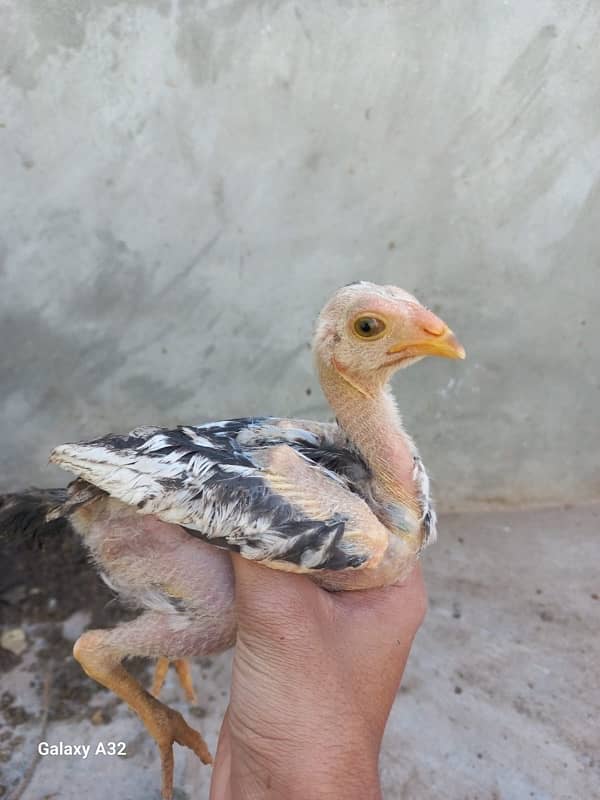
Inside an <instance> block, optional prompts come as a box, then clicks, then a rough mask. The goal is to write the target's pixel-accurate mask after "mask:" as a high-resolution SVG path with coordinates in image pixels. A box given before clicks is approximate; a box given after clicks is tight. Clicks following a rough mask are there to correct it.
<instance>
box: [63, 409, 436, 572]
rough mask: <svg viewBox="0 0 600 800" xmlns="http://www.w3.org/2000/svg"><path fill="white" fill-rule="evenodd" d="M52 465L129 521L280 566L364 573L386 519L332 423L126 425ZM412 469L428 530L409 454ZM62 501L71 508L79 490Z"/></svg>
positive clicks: (365, 473) (424, 489) (426, 507)
mask: <svg viewBox="0 0 600 800" xmlns="http://www.w3.org/2000/svg"><path fill="white" fill-rule="evenodd" d="M51 461H53V462H54V463H56V464H59V465H60V466H62V467H64V468H65V469H68V470H70V471H72V472H74V473H75V474H76V475H78V476H79V477H80V478H82V479H83V480H84V481H86V482H89V483H91V484H93V485H94V486H96V487H98V488H99V489H101V490H103V491H104V492H107V493H108V494H109V495H111V496H112V497H114V498H117V499H119V500H121V501H122V502H124V503H126V504H128V505H130V506H133V507H135V509H136V510H137V511H138V513H141V514H152V515H154V516H156V517H157V518H158V519H160V520H162V521H164V522H169V523H175V524H178V525H181V526H182V527H184V528H185V530H186V531H187V532H188V533H189V534H190V535H191V536H195V537H199V538H201V539H203V540H205V541H207V542H210V543H212V544H215V545H217V546H220V547H225V548H228V549H230V550H235V551H237V552H240V553H241V554H242V555H243V556H245V557H246V558H251V559H256V560H260V561H266V562H269V563H270V565H271V566H279V567H280V568H282V569H290V570H293V571H300V572H306V571H313V570H345V569H357V568H362V567H364V566H371V567H372V566H374V565H375V564H376V563H377V562H378V560H380V559H381V557H382V555H383V552H384V551H385V548H386V545H387V540H388V535H389V530H388V528H387V527H386V523H387V522H388V520H387V519H386V515H385V509H384V508H383V507H380V506H379V505H378V503H377V501H376V500H375V496H374V492H373V487H372V485H371V482H372V478H371V475H370V472H369V469H368V467H367V465H366V463H365V462H364V461H363V459H362V458H361V456H360V454H359V453H358V451H357V450H356V449H355V448H354V446H353V445H352V444H351V443H350V442H349V441H348V439H347V437H346V436H345V434H344V433H343V431H342V430H341V429H340V428H339V427H338V426H337V425H335V424H326V423H318V422H311V421H305V420H286V419H279V418H274V417H262V418H243V419H236V420H227V421H223V422H218V423H208V424H206V425H200V426H180V427H178V428H175V429H172V430H167V429H161V428H154V427H146V428H136V429H135V430H133V431H131V432H130V433H129V434H127V435H126V436H118V435H108V436H104V437H102V438H100V439H96V440H94V441H90V442H81V443H78V444H66V445H61V446H60V447H57V448H56V449H55V450H54V451H53V453H52V455H51ZM415 470H416V471H418V474H419V476H421V477H420V479H419V482H418V485H419V489H420V493H421V496H420V503H421V508H422V509H423V517H422V520H423V523H424V525H426V526H427V527H428V529H429V531H430V532H431V530H433V526H432V522H433V523H434V521H435V518H434V516H432V511H431V509H430V502H429V497H428V482H427V480H426V474H425V472H424V470H423V469H422V465H421V462H420V459H418V458H416V459H415ZM82 492H83V495H82ZM72 495H73V499H72V501H71V504H73V503H74V504H76V505H77V507H79V505H80V504H81V500H78V498H81V497H82V496H83V497H84V498H85V497H86V495H85V487H84V488H83V489H82V484H81V482H78V483H77V490H76V492H75V491H74V490H73V491H72ZM84 501H85V500H84ZM69 505H70V503H67V504H66V506H65V507H64V511H68V508H69ZM58 513H62V512H61V511H60V510H59V511H58Z"/></svg>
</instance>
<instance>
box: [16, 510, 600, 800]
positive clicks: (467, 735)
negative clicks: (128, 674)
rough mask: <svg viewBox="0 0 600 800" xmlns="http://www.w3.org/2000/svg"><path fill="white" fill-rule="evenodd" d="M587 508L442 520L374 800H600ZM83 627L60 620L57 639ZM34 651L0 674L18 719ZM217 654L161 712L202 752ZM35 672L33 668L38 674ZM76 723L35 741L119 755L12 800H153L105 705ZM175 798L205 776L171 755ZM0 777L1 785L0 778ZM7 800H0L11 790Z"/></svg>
mask: <svg viewBox="0 0 600 800" xmlns="http://www.w3.org/2000/svg"><path fill="white" fill-rule="evenodd" d="M599 523H600V507H598V506H596V507H593V506H592V507H584V508H570V509H565V510H552V511H535V512H534V511H527V512H515V511H506V512H501V513H500V512H494V513H487V514H469V515H459V514H456V515H451V516H446V517H444V518H443V520H442V524H441V537H440V542H439V543H438V544H437V545H436V546H435V547H433V548H432V549H431V550H430V551H428V552H427V554H426V556H425V558H424V563H425V569H426V573H427V582H428V586H429V593H430V611H429V614H428V616H427V619H426V622H425V624H424V626H423V628H422V630H421V632H420V634H419V636H418V638H417V641H416V643H415V646H414V649H413V652H412V654H411V659H410V662H409V666H408V668H407V672H406V675H405V679H404V683H403V686H402V688H401V690H400V693H399V695H398V698H397V701H396V704H395V706H394V710H393V713H392V716H391V719H390V722H389V725H388V728H387V732H386V736H385V740H384V745H383V751H382V754H381V775H382V781H383V787H384V796H385V797H386V798H390V799H392V798H394V799H395V798H410V800H434V799H435V800H438V798H448V800H491V799H494V800H524V799H526V798H535V800H582V799H583V798H586V800H588V799H589V798H598V797H600V747H599V745H600V725H599V721H600V687H599V681H598V664H600V637H599V636H598V632H599V630H600V599H599V597H600V574H599V571H598V549H599V548H598V532H599ZM83 621H85V615H80V616H79V617H76V618H75V619H72V620H70V621H69V623H68V624H67V625H66V626H65V627H64V634H65V635H66V636H67V637H71V636H73V635H76V634H77V631H76V630H74V629H77V628H78V627H80V626H81V623H82V622H83ZM33 633H35V631H28V638H30V639H32V641H33V642H34V644H32V645H30V647H29V649H28V650H27V651H26V652H25V654H24V661H23V663H22V664H21V665H20V666H19V668H17V669H15V670H13V671H12V672H10V673H7V674H5V675H4V677H3V682H2V687H1V689H2V691H5V690H8V689H10V691H11V692H12V693H13V694H15V695H17V697H18V700H19V702H20V703H21V704H22V706H23V707H24V708H26V709H27V711H28V712H30V713H32V714H34V715H36V714H39V710H40V704H41V701H40V693H39V690H38V689H34V688H32V687H31V686H30V679H31V675H30V674H28V672H27V665H28V664H29V665H32V666H34V668H35V658H36V651H37V650H38V649H39V647H40V646H41V643H40V642H36V640H35V638H32V634H33ZM229 664H230V657H229V655H225V656H223V657H220V658H217V659H214V660H212V662H211V663H210V664H208V663H205V664H204V666H203V665H202V664H196V665H195V667H194V669H195V677H196V683H197V686H198V688H199V690H200V691H199V694H200V697H201V700H200V704H201V707H202V711H199V712H197V713H196V715H194V714H190V713H189V712H188V710H187V709H186V706H185V704H184V703H183V702H181V701H180V699H179V692H178V691H177V688H176V687H175V685H174V682H173V680H172V676H171V677H170V678H169V683H168V684H167V688H166V691H165V695H164V697H165V699H166V700H167V702H169V703H171V704H172V705H175V706H176V707H178V708H179V709H180V710H181V711H183V712H185V713H187V714H188V716H189V719H190V721H191V722H192V724H195V725H196V726H197V727H199V728H200V729H201V730H202V731H203V733H204V734H205V736H206V738H207V740H208V742H209V745H210V746H211V747H213V748H214V745H215V742H216V737H217V732H218V728H219V724H220V720H221V717H222V714H223V712H224V709H225V706H226V703H227V686H228V673H229ZM42 666H43V665H41V664H38V668H39V669H41V668H42ZM109 702H110V698H109V696H108V695H107V694H106V693H105V692H102V691H99V692H97V693H96V694H95V695H94V697H93V699H92V701H91V706H90V711H89V713H88V715H87V719H85V720H83V721H78V722H75V721H73V720H63V721H60V722H53V723H51V724H50V725H49V726H48V729H47V730H46V733H45V734H44V739H45V740H46V741H49V742H58V741H60V740H62V741H64V742H69V743H89V744H91V745H92V746H95V744H96V743H97V742H98V741H103V742H109V741H125V742H126V743H127V752H128V758H127V759H119V758H114V757H113V758H111V757H103V756H95V757H93V756H89V757H88V759H86V760H81V759H80V758H77V757H72V758H67V757H62V758H50V757H46V758H42V759H41V760H40V761H39V762H38V764H37V766H36V768H35V772H34V774H33V777H32V780H31V782H30V784H29V786H28V788H27V789H26V790H25V791H24V792H23V794H22V796H21V800H42V798H55V797H57V798H61V799H64V800H71V798H72V799H73V800H75V799H76V800H81V796H82V794H84V795H86V796H87V797H88V798H90V800H93V799H94V798H105V797H109V796H113V797H118V798H119V800H141V798H144V800H158V798H159V791H158V786H159V773H158V764H157V758H156V753H155V750H154V747H153V745H152V743H151V741H150V739H149V738H148V737H147V736H146V735H145V734H144V733H143V732H142V729H141V727H140V725H139V723H138V722H137V720H136V719H135V718H134V717H133V716H132V715H131V714H130V713H129V712H128V711H127V710H126V709H125V708H124V707H123V706H122V705H119V706H117V707H116V709H115V710H114V713H113V714H112V719H111V721H110V722H109V723H107V724H100V725H94V724H92V722H91V721H90V720H91V717H92V714H93V710H94V709H97V708H102V707H104V706H106V705H107V704H108V703H109ZM39 731H40V722H39V719H38V718H36V717H35V716H33V717H32V718H31V719H30V720H29V721H26V722H23V723H22V724H20V725H19V726H18V733H19V736H21V737H23V739H22V742H21V743H20V744H19V746H18V747H16V748H15V752H14V753H13V754H11V757H10V760H9V761H8V763H5V764H2V765H0V767H2V768H3V769H4V770H5V774H6V776H7V783H6V786H7V789H8V787H9V786H14V783H13V782H14V781H16V780H17V779H18V778H19V776H21V775H22V774H23V773H24V771H25V769H26V768H27V766H28V765H29V764H30V763H31V759H32V754H33V753H34V751H35V747H36V745H37V742H38V741H39ZM176 761H177V772H176V786H177V787H178V790H177V794H176V797H177V798H178V800H184V798H190V800H191V798H206V797H208V786H209V780H210V771H209V769H207V768H203V767H202V766H201V765H199V763H198V762H197V761H196V760H195V759H194V758H192V757H188V756H187V753H184V751H182V750H181V749H179V750H178V751H177V752H176ZM3 782H4V781H3ZM7 796H9V797H10V794H8V795H7Z"/></svg>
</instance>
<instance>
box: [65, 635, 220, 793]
mask: <svg viewBox="0 0 600 800" xmlns="http://www.w3.org/2000/svg"><path fill="white" fill-rule="evenodd" d="M112 633H113V631H110V630H107V631H88V632H87V633H84V634H83V636H81V637H80V638H79V639H78V640H77V642H76V643H75V647H74V648H73V655H74V656H75V658H76V659H77V661H79V663H80V664H81V666H82V667H83V669H84V670H85V672H86V673H87V674H88V675H89V676H90V678H93V679H94V680H95V681H98V683H100V684H102V686H105V687H106V688H107V689H111V690H112V691H113V692H114V693H115V694H116V695H118V697H120V698H121V699H122V700H124V701H125V702H126V703H127V705H128V706H129V707H130V708H131V709H132V710H133V711H135V713H136V714H137V715H138V716H139V718H140V719H141V720H142V722H143V723H144V725H145V726H146V730H147V731H148V733H149V734H150V736H152V738H153V739H154V740H155V742H156V743H157V745H158V749H159V752H160V761H161V770H162V787H161V790H162V797H163V800H173V743H174V742H177V743H178V744H180V745H183V746H184V747H189V748H190V750H193V751H194V753H195V754H196V755H197V756H198V758H199V759H200V761H202V763H203V764H211V763H212V757H211V755H210V753H209V751H208V748H207V746H206V743H205V741H204V739H203V738H202V736H200V734H199V733H198V732H197V731H195V730H194V729H193V728H190V726H189V725H188V724H187V722H186V721H185V720H184V718H183V717H182V716H181V714H180V713H179V712H178V711H174V710H173V709H172V708H169V707H168V706H166V705H165V704H164V703H161V702H160V700H157V699H156V698H155V697H153V696H152V695H151V694H150V693H149V692H147V691H146V690H145V689H144V688H143V686H142V685H141V684H140V683H138V681H136V680H135V679H134V678H133V677H132V676H131V675H130V674H129V672H127V670H126V669H125V668H124V667H123V666H122V664H121V660H122V658H123V657H124V655H125V654H124V653H122V652H120V651H119V650H118V649H116V648H115V647H111V641H110V640H111V634H112Z"/></svg>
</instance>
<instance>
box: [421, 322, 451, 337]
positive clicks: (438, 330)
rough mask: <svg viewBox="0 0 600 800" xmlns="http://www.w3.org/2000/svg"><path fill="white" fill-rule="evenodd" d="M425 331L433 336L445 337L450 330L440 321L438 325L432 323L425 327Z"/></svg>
mask: <svg viewBox="0 0 600 800" xmlns="http://www.w3.org/2000/svg"><path fill="white" fill-rule="evenodd" d="M423 330H424V331H425V333H429V334H430V335H431V336H443V335H444V334H445V333H446V331H447V330H448V326H447V325H445V324H444V323H443V322H442V321H441V320H440V321H439V322H438V323H433V322H431V323H427V325H423Z"/></svg>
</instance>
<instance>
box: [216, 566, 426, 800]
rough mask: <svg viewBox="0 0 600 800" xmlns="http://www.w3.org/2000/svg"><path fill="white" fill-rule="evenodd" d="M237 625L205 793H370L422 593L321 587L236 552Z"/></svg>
mask: <svg viewBox="0 0 600 800" xmlns="http://www.w3.org/2000/svg"><path fill="white" fill-rule="evenodd" d="M233 560H234V570H235V577H236V606H237V611H238V634H237V643H236V647H235V654H234V659H233V674H232V683H231V696H230V702H229V707H228V709H227V713H226V715H225V718H224V720H223V725H222V728H221V734H220V737H219V744H218V748H217V753H216V758H215V764H214V768H213V778H212V785H211V794H210V798H211V800H267V798H270V799H272V800H275V798H278V800H279V799H281V798H285V800H295V798H302V800H329V798H332V799H333V798H335V800H339V798H342V797H343V798H344V800H355V799H356V800H378V798H380V797H381V794H380V788H379V778H378V770H377V761H378V756H379V749H380V745H381V738H382V736H383V731H384V728H385V724H386V721H387V718H388V716H389V713H390V710H391V707H392V703H393V701H394V698H395V696H396V693H397V691H398V687H399V685H400V680H401V678H402V673H403V671H404V667H405V665H406V661H407V658H408V654H409V651H410V648H411V645H412V641H413V638H414V636H415V634H416V632H417V630H418V628H419V626H420V624H421V622H422V620H423V617H424V615H425V611H426V606H427V600H426V593H425V588H424V584H423V578H422V574H421V569H420V567H419V566H417V567H416V568H415V570H414V571H413V572H412V574H411V575H410V577H409V578H408V579H407V581H406V582H405V583H404V584H403V585H402V586H389V587H387V588H385V589H370V590H363V591H356V592H337V593H329V592H326V591H324V590H323V589H321V588H319V587H318V586H316V585H315V584H314V583H312V581H311V580H309V579H308V578H306V577H304V576H301V575H295V574H291V573H284V572H279V571H276V570H273V569H269V568H268V567H264V566H260V565H258V564H255V563H252V562H250V561H247V560H245V559H243V558H241V557H240V556H234V557H233Z"/></svg>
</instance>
